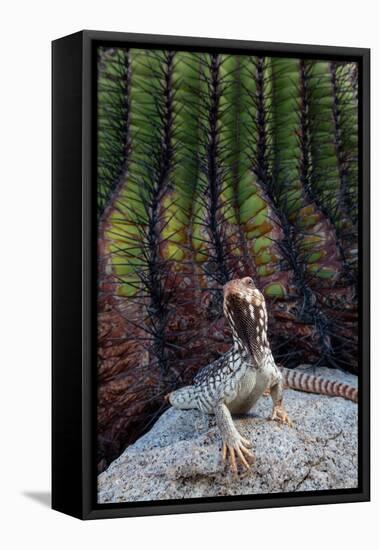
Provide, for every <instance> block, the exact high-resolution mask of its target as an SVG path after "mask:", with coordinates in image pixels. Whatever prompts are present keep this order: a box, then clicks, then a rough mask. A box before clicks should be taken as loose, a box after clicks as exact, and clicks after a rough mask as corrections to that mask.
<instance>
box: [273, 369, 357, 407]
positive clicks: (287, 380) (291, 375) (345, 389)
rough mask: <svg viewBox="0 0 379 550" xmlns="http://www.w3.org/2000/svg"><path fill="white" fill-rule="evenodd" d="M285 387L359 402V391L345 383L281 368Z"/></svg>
mask: <svg viewBox="0 0 379 550" xmlns="http://www.w3.org/2000/svg"><path fill="white" fill-rule="evenodd" d="M280 371H281V373H282V375H283V379H284V384H285V386H287V387H289V388H291V389H293V390H300V391H305V392H310V393H318V394H321V395H329V396H332V397H344V398H345V399H349V401H354V403H357V402H358V389H357V388H354V387H353V386H349V384H345V383H344V382H338V381H336V380H328V379H326V378H321V376H314V375H313V374H308V373H306V372H299V371H297V370H295V369H286V368H285V367H280Z"/></svg>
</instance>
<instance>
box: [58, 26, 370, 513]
mask: <svg viewBox="0 0 379 550" xmlns="http://www.w3.org/2000/svg"><path fill="white" fill-rule="evenodd" d="M99 44H101V45H116V44H118V45H125V44H127V45H129V46H134V47H144V48H149V47H161V48H165V47H170V48H173V49H181V50H191V51H201V50H206V51H212V50H213V51H216V50H217V51H218V52H234V53H252V52H253V53H260V54H269V55H275V56H287V57H291V56H292V57H295V56H299V57H302V56H303V57H307V58H322V59H341V60H342V59H348V60H354V61H356V62H357V63H358V64H359V97H360V106H359V170H360V218H359V244H360V257H359V261H360V281H359V282H360V290H361V299H360V361H361V366H362V368H361V373H362V374H361V378H360V384H359V480H360V482H359V487H358V488H357V489H352V490H335V491H320V492H316V491H315V492H311V493H309V492H307V493H296V494H280V495H258V496H257V495H254V496H248V497H246V496H243V497H242V496H239V497H230V498H229V497H222V498H212V499H211V498H209V499H205V498H204V499H201V500H198V499H196V500H195V499H193V500H183V501H167V502H164V501H159V502H148V503H130V504H128V503H125V504H107V505H100V504H97V503H96V464H95V455H96V453H95V444H96V439H95V418H96V376H95V373H96V230H97V227H96V214H95V213H96V182H95V175H96V170H95V168H96V164H95V163H96V154H95V137H94V134H95V131H94V125H95V122H96V111H95V109H96V105H95V99H94V90H95V82H94V78H95V73H96V71H95V67H96V56H95V55H94V49H95V48H96V46H97V45H99ZM52 61H53V66H52V94H53V113H52V114H53V123H52V137H53V145H52V156H53V169H52V180H53V199H52V210H53V228H52V229H53V267H52V276H53V313H52V322H53V329H52V344H53V356H52V376H53V383H52V507H53V508H54V509H55V510H58V511H61V512H64V513H66V514H70V515H72V516H75V517H77V518H81V519H97V518H114V517H124V516H143V515H156V514H174V513H188V512H205V511H217V510H241V509H246V508H266V507H280V506H300V505H310V504H328V503H342V502H359V501H367V500H369V499H370V256H369V250H370V182H369V180H370V153H369V151H370V50H369V49H363V48H350V47H331V46H315V45H312V46H310V45H299V44H281V43H266V42H250V41H241V40H224V39H221V40H220V39H209V38H193V37H177V36H160V35H144V34H130V33H119V32H102V31H90V30H86V31H81V32H78V33H76V34H72V35H70V36H66V37H63V38H61V39H58V40H55V41H54V42H53V43H52Z"/></svg>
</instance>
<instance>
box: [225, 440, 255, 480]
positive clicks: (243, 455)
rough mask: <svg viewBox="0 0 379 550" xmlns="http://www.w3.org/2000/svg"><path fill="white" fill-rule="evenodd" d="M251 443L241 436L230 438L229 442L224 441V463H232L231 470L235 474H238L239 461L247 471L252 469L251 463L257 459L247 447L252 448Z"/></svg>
mask: <svg viewBox="0 0 379 550" xmlns="http://www.w3.org/2000/svg"><path fill="white" fill-rule="evenodd" d="M251 446H252V445H251V443H250V441H248V440H247V439H245V438H244V437H242V436H241V435H240V434H238V435H237V436H233V438H228V440H227V441H223V445H222V461H223V463H225V462H226V461H229V462H230V469H231V471H232V472H233V474H235V475H236V474H237V472H238V460H240V462H241V463H242V465H243V467H244V468H245V470H249V469H250V464H249V461H250V463H252V462H254V460H255V457H254V455H253V453H252V452H251V451H249V450H248V448H247V447H250V448H251Z"/></svg>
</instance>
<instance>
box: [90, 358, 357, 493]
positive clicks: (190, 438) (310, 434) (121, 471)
mask: <svg viewBox="0 0 379 550" xmlns="http://www.w3.org/2000/svg"><path fill="white" fill-rule="evenodd" d="M299 370H301V369H299ZM308 372H312V373H313V372H314V373H315V374H317V375H320V376H324V377H325V378H327V377H328V378H332V379H338V380H342V381H344V382H346V383H348V384H351V385H354V386H356V385H357V379H356V377H355V376H353V375H351V374H347V373H342V372H339V371H335V370H329V369H326V368H318V369H317V370H316V371H313V369H312V370H311V371H309V370H308ZM285 405H286V408H287V411H288V413H289V416H290V418H291V419H292V421H293V422H294V426H293V427H292V428H289V427H287V426H282V425H279V424H277V423H275V422H270V421H268V420H267V417H268V415H269V414H270V412H271V399H270V398H269V397H262V398H261V399H260V401H259V403H258V405H257V407H256V408H255V410H254V411H252V412H251V413H250V414H249V415H248V416H244V417H241V418H238V417H235V423H236V426H237V429H238V430H239V431H240V432H241V434H242V435H243V436H244V437H247V438H248V439H250V440H251V441H252V443H253V451H254V453H255V455H256V461H255V463H254V465H253V466H252V469H251V471H249V472H247V473H242V474H239V476H238V478H237V479H236V478H234V477H233V476H232V475H231V474H230V473H229V472H228V471H227V470H225V469H224V468H223V466H222V463H221V453H220V450H221V439H220V436H219V433H218V430H217V427H216V426H215V422H214V418H213V417H212V416H204V415H202V414H201V413H199V412H197V411H179V410H176V409H173V408H170V409H169V410H168V411H166V412H165V413H164V414H163V415H162V416H161V417H160V418H159V420H158V421H157V422H156V424H155V425H154V426H153V428H152V429H151V430H150V432H148V433H147V434H145V435H144V436H143V437H141V438H140V439H139V440H138V441H137V442H136V443H134V444H133V445H131V446H130V447H128V448H127V449H126V450H125V451H124V453H123V454H122V455H121V456H120V457H119V458H118V459H116V460H115V461H114V462H112V464H111V465H110V466H109V467H108V469H107V470H106V471H105V472H103V473H102V474H100V475H99V477H98V500H99V502H101V503H111V502H130V501H146V500H162V499H180V498H196V497H213V496H225V495H248V494H261V493H278V492H293V491H312V490H323V489H342V488H353V487H356V486H357V483H358V479H357V475H358V470H357V450H358V437H357V436H358V434H357V432H358V408H357V405H356V404H355V403H352V402H350V401H346V400H345V399H343V398H341V397H326V396H320V395H314V394H307V393H302V392H297V391H293V390H286V391H285Z"/></svg>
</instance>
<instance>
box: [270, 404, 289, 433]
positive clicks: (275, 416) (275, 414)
mask: <svg viewBox="0 0 379 550" xmlns="http://www.w3.org/2000/svg"><path fill="white" fill-rule="evenodd" d="M270 420H276V422H279V423H280V424H287V426H289V427H290V428H292V427H293V422H292V421H291V420H290V419H289V416H288V414H287V411H286V410H285V408H284V407H283V406H282V405H275V406H274V408H273V411H272V415H271V417H270Z"/></svg>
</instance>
